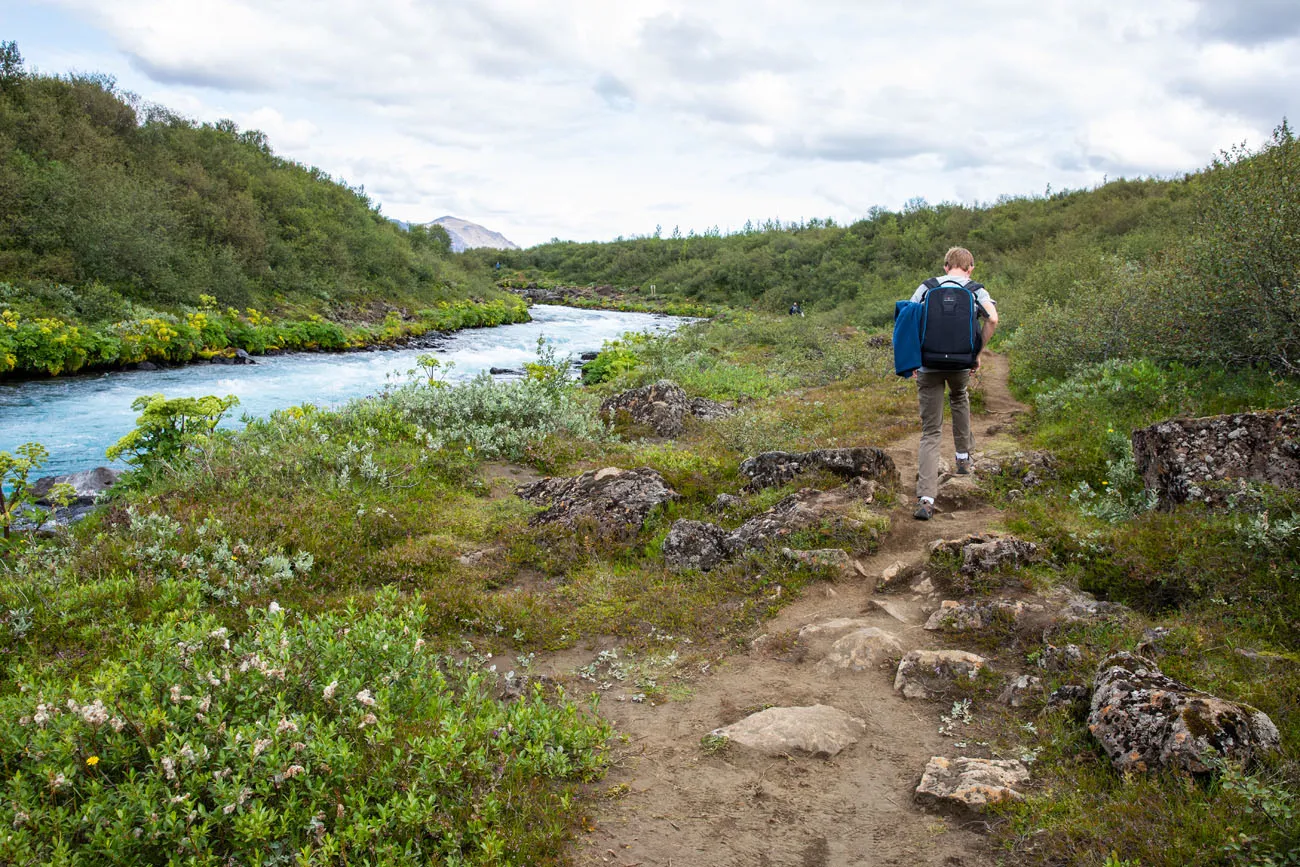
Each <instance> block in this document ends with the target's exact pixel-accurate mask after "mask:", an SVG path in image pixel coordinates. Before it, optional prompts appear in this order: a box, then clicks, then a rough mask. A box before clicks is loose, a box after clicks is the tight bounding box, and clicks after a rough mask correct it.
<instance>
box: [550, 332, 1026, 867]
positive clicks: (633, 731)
mask: <svg viewBox="0 0 1300 867" xmlns="http://www.w3.org/2000/svg"><path fill="white" fill-rule="evenodd" d="M979 378H980V379H981V380H982V382H981V383H980V388H981V389H982V391H983V392H984V396H985V407H986V411H985V412H984V414H982V415H980V416H976V417H975V418H973V419H972V423H973V429H974V431H975V433H976V437H977V440H976V444H977V449H978V448H979V447H980V444H981V442H982V441H983V440H984V439H985V437H986V436H988V435H989V432H990V430H991V429H992V430H993V431H994V432H996V431H997V430H998V429H999V426H1001V425H1004V424H1005V423H1006V422H1007V421H1008V419H1009V417H1010V416H1011V415H1013V414H1015V413H1017V412H1020V411H1022V410H1024V407H1023V405H1021V404H1019V403H1018V402H1017V401H1016V400H1015V399H1014V398H1013V397H1012V396H1011V394H1010V392H1009V391H1008V390H1007V366H1006V361H1005V359H1004V358H1001V357H999V356H986V362H985V366H984V369H983V370H981V371H980V372H979ZM919 427H920V422H919V419H918V421H917V431H916V433H914V434H912V435H911V436H908V437H905V438H903V439H902V440H900V441H898V442H895V443H892V444H891V445H890V446H888V451H889V452H890V454H891V455H892V457H893V458H894V460H895V462H896V463H897V465H898V468H899V471H900V475H901V478H902V480H903V490H902V491H901V492H900V496H899V497H898V505H897V506H896V507H895V508H894V509H893V511H892V513H891V515H890V518H891V521H892V525H891V530H890V532H889V533H888V534H887V536H886V537H885V538H884V539H883V540H882V545H881V548H880V550H879V551H877V552H875V553H872V554H868V555H861V553H860V552H859V556H858V559H859V560H860V562H861V563H862V565H863V567H864V569H865V571H866V573H867V576H869V577H867V578H862V579H857V580H845V581H840V582H836V583H833V584H832V583H819V584H816V585H814V586H812V587H810V588H809V589H808V590H807V591H806V592H805V593H804V596H803V598H801V599H799V600H798V601H796V602H795V603H793V604H791V605H789V606H787V607H786V608H784V609H783V610H782V611H781V613H780V614H779V615H778V616H777V617H776V618H775V619H774V620H772V621H770V622H769V623H768V624H767V625H766V626H765V629H764V631H765V632H766V634H767V635H768V636H769V637H770V639H769V640H767V641H758V642H755V643H754V645H753V649H751V650H749V651H748V652H741V653H737V654H732V655H726V656H724V657H722V658H719V659H717V660H716V661H715V662H713V663H712V664H710V665H709V667H708V669H707V671H704V672H701V673H700V674H699V676H697V677H695V678H694V680H693V681H692V682H691V684H690V687H691V691H690V694H689V696H688V697H686V698H684V699H679V700H673V701H669V702H666V703H661V704H658V705H657V706H652V705H650V704H648V703H640V704H638V703H633V702H630V701H624V702H618V701H611V700H606V701H604V702H602V705H601V712H602V713H603V714H604V715H606V716H607V717H608V718H609V719H610V720H611V721H612V722H613V723H614V724H615V726H616V727H617V728H618V730H619V732H620V733H622V734H624V735H626V738H627V740H626V741H625V742H624V743H622V744H620V745H619V746H618V747H617V749H616V762H615V765H614V767H613V768H612V769H611V770H610V772H609V774H608V775H607V776H606V778H605V779H604V780H602V781H601V783H600V784H599V789H598V795H599V796H598V797H597V798H596V799H595V804H596V805H595V806H594V808H593V811H592V816H591V819H592V822H591V824H592V829H591V830H589V831H588V832H586V833H580V834H579V837H578V840H577V841H576V842H575V844H574V851H573V860H574V861H575V862H576V863H578V864H582V865H595V864H619V865H627V867H632V865H647V867H648V865H677V867H686V865H701V867H703V865H715V867H720V865H801V867H814V865H836V867H839V865H862V867H867V865H885V864H890V865H893V864H897V865H918V864H941V865H953V867H956V865H967V867H975V865H987V864H991V863H993V859H992V857H991V854H990V853H989V851H988V846H987V842H986V839H987V838H986V837H985V836H984V835H982V834H981V833H979V832H980V830H981V829H980V827H979V823H978V822H971V821H970V820H969V819H968V820H966V821H963V820H961V819H956V818H952V817H944V816H940V815H937V814H935V813H931V812H926V811H924V810H922V809H920V808H919V807H917V806H916V805H915V804H914V803H913V800H912V795H913V791H914V790H915V788H916V785H917V781H918V779H919V778H920V775H921V771H922V769H923V768H924V767H925V764H926V762H927V761H928V760H929V759H930V757H931V756H936V755H954V754H955V753H954V751H953V742H952V741H951V740H948V739H945V738H944V737H942V736H941V735H940V733H939V725H940V715H941V714H942V713H943V712H944V711H946V710H947V709H948V708H947V707H946V705H944V704H942V703H938V702H924V701H906V700H904V699H903V698H901V697H900V696H899V695H897V694H896V693H895V692H894V689H893V680H894V667H893V666H892V665H885V666H883V667H881V668H880V669H878V670H871V671H865V672H858V673H834V672H827V671H825V670H819V668H818V667H817V665H816V663H817V661H818V658H819V656H818V653H817V651H816V649H815V648H813V649H809V648H806V647H804V644H805V642H803V641H799V642H795V641H792V640H790V639H792V638H793V636H795V635H797V634H798V631H799V630H800V629H801V628H803V627H805V626H808V625H810V624H817V623H821V622H824V621H827V620H831V619H834V618H846V617H847V618H862V619H864V620H867V621H870V625H874V626H878V627H880V628H881V629H884V630H886V631H888V632H891V633H893V634H894V635H895V636H896V637H897V638H898V639H899V640H900V641H901V643H902V645H903V648H904V650H911V649H914V648H924V647H941V646H945V643H944V642H943V641H942V639H939V638H938V637H937V636H936V635H934V634H933V633H929V632H925V631H924V630H922V628H921V624H922V623H923V622H924V620H925V614H926V612H927V611H928V610H929V609H932V608H933V607H935V605H936V602H935V600H934V598H928V597H926V598H923V597H921V596H918V595H914V594H912V593H906V592H905V593H902V594H898V593H894V594H890V595H888V596H887V597H885V596H882V595H878V594H877V592H876V591H875V589H874V588H875V584H876V577H877V576H878V575H879V574H880V572H881V571H882V570H883V569H885V568H886V567H888V566H890V565H891V564H893V563H895V562H903V563H905V564H907V563H913V562H919V561H920V560H922V559H923V558H924V557H925V555H926V545H927V543H929V542H930V541H932V540H935V539H940V538H954V537H956V536H960V535H963V534H966V533H972V532H980V531H984V530H988V529H990V528H992V527H994V526H996V525H997V523H998V521H999V518H1000V513H999V512H998V511H997V510H996V509H994V508H992V507H991V506H988V505H985V504H981V503H979V502H978V499H977V498H971V497H960V496H959V497H957V498H955V499H953V498H951V497H949V498H945V497H943V496H941V497H940V500H939V506H940V509H941V511H940V513H939V514H938V515H937V516H936V517H935V518H934V519H933V520H930V521H928V522H926V521H917V520H915V519H914V518H913V517H912V514H911V512H912V509H913V498H912V490H913V484H914V481H915V478H916V451H917V445H918V442H919V440H920V433H919ZM945 437H946V438H948V439H947V444H946V446H945V451H947V450H950V449H951V439H950V437H951V434H950V432H949V428H948V427H947V426H945ZM963 481H964V480H963ZM950 487H951V486H950ZM876 599H882V600H883V599H887V600H888V601H889V602H890V603H891V604H892V605H893V608H894V614H890V613H887V612H885V611H882V610H879V609H877V608H876V607H875V606H874V605H873V600H876ZM894 615H899V616H901V617H902V618H903V619H902V620H900V619H898V617H896V616H894ZM814 704H824V705H831V706H833V707H836V708H839V709H841V710H843V711H846V712H848V713H849V714H852V715H853V716H856V717H859V718H861V719H862V720H864V721H865V723H866V734H865V736H864V737H863V738H862V739H861V740H860V741H859V742H858V743H857V744H855V745H853V746H851V747H849V748H848V749H846V750H844V751H843V752H841V753H839V754H838V755H837V756H835V757H833V758H831V759H820V758H812V757H808V756H784V757H779V758H772V757H769V756H765V755H761V754H756V753H753V752H750V751H747V750H744V749H740V748H735V747H728V748H726V749H723V750H720V751H716V752H711V751H710V750H708V749H706V748H705V747H703V746H702V744H701V739H702V738H703V737H704V736H705V735H707V734H708V733H709V732H711V731H713V730H714V729H716V728H718V727H720V726H724V725H728V724H730V723H733V722H736V721H737V720H739V719H741V718H743V717H745V716H747V715H748V714H750V713H753V712H755V711H757V710H760V709H763V708H766V707H792V706H805V705H814Z"/></svg>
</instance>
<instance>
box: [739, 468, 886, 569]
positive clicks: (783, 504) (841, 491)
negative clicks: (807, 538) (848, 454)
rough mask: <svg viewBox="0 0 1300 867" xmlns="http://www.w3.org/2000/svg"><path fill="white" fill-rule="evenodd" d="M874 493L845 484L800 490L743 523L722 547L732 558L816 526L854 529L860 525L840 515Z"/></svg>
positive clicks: (866, 501)
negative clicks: (829, 488)
mask: <svg viewBox="0 0 1300 867" xmlns="http://www.w3.org/2000/svg"><path fill="white" fill-rule="evenodd" d="M874 491H875V486H874V485H871V484H867V485H864V486H857V485H845V486H843V487H840V488H836V489H835V490H832V491H819V490H817V489H815V488H804V489H802V490H800V491H799V492H797V493H794V494H791V495H790V496H788V497H786V498H784V499H782V500H781V501H780V502H778V503H777V504H776V505H775V506H773V507H772V508H770V509H768V510H767V511H766V512H764V513H763V514H761V515H759V516H757V517H755V518H751V519H750V520H748V521H746V522H745V523H744V524H742V525H741V526H740V527H739V528H737V529H736V531H735V532H733V533H732V534H731V535H730V536H728V537H727V540H726V542H725V543H724V544H725V547H726V548H727V551H728V552H729V553H731V554H732V555H736V554H739V553H741V552H742V551H745V550H748V549H750V548H759V547H762V546H764V545H767V544H769V543H771V542H774V541H778V540H780V539H784V538H785V537H787V536H789V535H791V534H792V533H796V532H798V531H799V530H803V529H807V528H808V527H812V526H815V525H820V524H830V525H834V526H839V527H844V528H848V529H857V528H859V527H861V523H860V522H858V521H856V520H854V519H852V518H848V517H845V516H844V515H843V514H841V513H842V512H843V511H844V510H845V509H846V508H848V507H849V506H851V505H853V504H854V503H856V502H864V503H870V502H872V499H873V494H874Z"/></svg>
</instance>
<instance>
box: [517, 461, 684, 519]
mask: <svg viewBox="0 0 1300 867" xmlns="http://www.w3.org/2000/svg"><path fill="white" fill-rule="evenodd" d="M515 493H516V494H518V495H519V496H520V497H522V498H523V499H525V500H527V501H528V502H530V503H536V504H538V505H547V506H549V508H548V509H547V510H546V511H544V512H542V513H540V514H538V515H534V516H533V518H532V519H531V520H530V521H529V523H530V524H533V525H537V524H549V523H562V524H567V525H572V524H573V523H574V522H576V521H578V520H580V519H589V520H591V521H594V522H595V523H596V524H597V526H598V527H599V528H601V529H602V530H604V529H626V528H628V527H640V526H641V525H642V524H644V523H645V519H646V517H647V516H649V514H650V512H651V510H652V509H654V508H655V507H656V506H659V505H662V504H663V503H666V502H668V501H670V500H675V499H677V497H678V495H677V492H676V491H674V490H673V489H672V488H670V487H668V483H667V482H666V481H664V477H663V476H661V475H660V474H659V472H658V471H657V470H652V469H650V468H649V467H640V468H638V469H635V470H622V469H618V468H617V467H605V468H604V469H603V470H589V471H587V472H585V473H583V474H582V475H580V476H576V477H574V478H570V479H562V478H545V479H540V480H539V481H536V482H533V483H531V484H527V485H523V486H521V487H519V488H517V489H516V490H515Z"/></svg>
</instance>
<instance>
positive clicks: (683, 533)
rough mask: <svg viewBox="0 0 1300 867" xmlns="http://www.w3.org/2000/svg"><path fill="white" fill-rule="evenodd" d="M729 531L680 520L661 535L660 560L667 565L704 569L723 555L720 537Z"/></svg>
mask: <svg viewBox="0 0 1300 867" xmlns="http://www.w3.org/2000/svg"><path fill="white" fill-rule="evenodd" d="M728 535H729V533H728V532H727V531H726V530H724V529H723V528H721V527H719V526H717V525H716V524H706V523H704V522H703V521H689V520H685V519H683V520H680V521H676V522H674V523H673V526H672V529H671V530H669V531H668V536H667V537H666V538H665V539H664V545H663V552H664V562H665V563H666V564H667V565H668V568H669V569H673V570H674V571H679V572H680V571H683V570H686V569H698V570H699V571H701V572H707V571H709V570H710V569H712V568H713V567H714V566H717V565H718V564H719V563H721V562H722V561H723V560H725V559H726V558H727V551H726V549H725V548H723V545H722V543H723V541H724V540H725V539H726V538H727V536H728Z"/></svg>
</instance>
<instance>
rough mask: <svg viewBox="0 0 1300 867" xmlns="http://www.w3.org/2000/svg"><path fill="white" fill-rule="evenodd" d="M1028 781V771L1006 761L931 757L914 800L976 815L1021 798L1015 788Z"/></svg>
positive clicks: (1017, 764) (1012, 762)
mask: <svg viewBox="0 0 1300 867" xmlns="http://www.w3.org/2000/svg"><path fill="white" fill-rule="evenodd" d="M1027 782H1029V770H1028V769H1027V768H1026V767H1025V766H1024V765H1022V764H1021V763H1020V762H1017V761H1011V760H1007V759H969V758H957V759H948V758H944V757H942V756H935V757H933V758H931V759H930V761H929V763H928V764H926V766H925V773H924V774H922V775H921V784H920V785H919V786H917V787H916V801H917V803H919V804H924V805H926V806H931V807H941V808H947V809H951V810H955V811H958V812H962V813H967V812H979V811H981V810H983V809H984V808H986V807H988V806H990V805H992V804H998V803H1001V802H1003V801H1018V800H1020V799H1021V798H1023V797H1024V795H1022V794H1021V793H1020V792H1019V791H1018V790H1017V789H1016V788H1015V787H1016V786H1023V785H1024V784H1025V783H1027Z"/></svg>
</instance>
